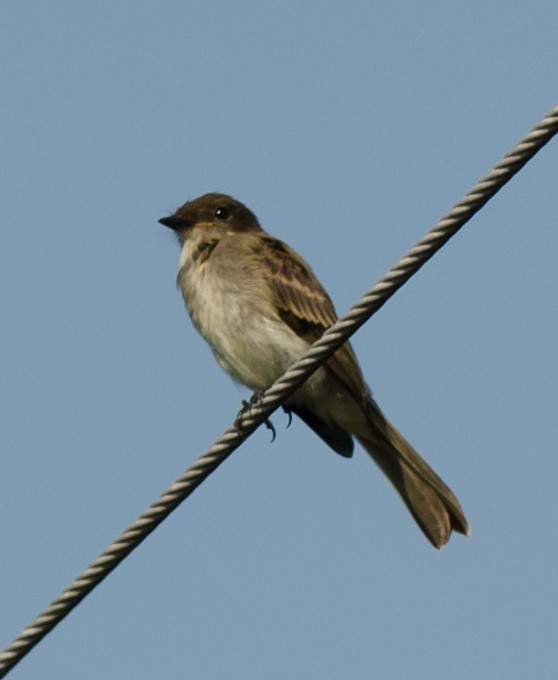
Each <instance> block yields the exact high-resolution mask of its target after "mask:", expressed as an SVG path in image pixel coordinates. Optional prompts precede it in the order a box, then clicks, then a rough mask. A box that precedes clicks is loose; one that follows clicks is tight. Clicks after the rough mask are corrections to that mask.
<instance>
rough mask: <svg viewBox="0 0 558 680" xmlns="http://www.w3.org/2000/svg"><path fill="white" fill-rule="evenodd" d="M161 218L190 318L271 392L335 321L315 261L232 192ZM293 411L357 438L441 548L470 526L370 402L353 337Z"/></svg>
mask: <svg viewBox="0 0 558 680" xmlns="http://www.w3.org/2000/svg"><path fill="white" fill-rule="evenodd" d="M159 222H160V223H161V224H163V225H165V226H166V227H170V228H171V229H173V230H174V231H175V232H176V234H177V236H178V240H179V242H180V245H181V253H180V269H179V272H178V278H177V283H178V286H179V287H180V289H181V291H182V295H183V297H184V302H185V303H186V308H187V309H188V312H189V314H190V316H191V318H192V321H193V323H194V325H195V327H196V328H197V329H198V331H199V332H200V333H201V335H202V336H203V337H204V338H205V339H206V340H207V342H208V343H209V345H210V347H211V349H212V350H213V353H214V354H215V356H216V358H217V361H218V362H219V364H220V365H221V366H222V368H224V369H225V371H227V373H229V374H230V375H231V376H232V377H233V379H234V380H236V381H237V382H239V383H242V384H244V385H246V386H247V387H249V388H250V389H252V390H255V391H258V392H260V391H263V390H265V389H267V388H268V387H269V386H270V385H271V384H272V383H273V382H274V381H275V380H276V379H277V378H279V377H280V376H281V375H282V374H283V373H284V372H285V371H286V369H287V368H289V366H291V364H293V363H294V362H295V361H296V360H297V359H299V358H300V357H301V356H302V355H303V354H304V353H305V352H306V351H307V350H308V348H309V347H310V345H311V344H312V343H313V342H314V341H316V340H317V339H318V338H319V337H320V336H321V335H322V334H323V333H324V331H325V330H326V329H327V328H329V327H330V326H331V325H332V324H333V323H334V322H335V320H336V318H337V316H336V313H335V309H334V307H333V303H332V302H331V300H330V298H329V296H328V294H327V293H326V292H325V290H324V288H323V287H322V286H321V284H320V283H319V281H318V279H317V278H316V276H315V274H314V273H313V271H312V269H311V268H310V267H309V265H308V264H307V263H306V262H305V261H304V260H303V259H302V258H301V257H300V255H298V254H297V253H296V252H295V251H294V250H293V249H292V248H290V247H289V246H288V245H286V244H285V243H283V242H282V241H279V240H278V239H276V238H274V237H273V236H271V235H270V234H268V233H266V232H265V231H263V230H262V228H261V227H260V224H259V222H258V220H257V218H256V216H255V215H254V214H253V213H252V212H251V211H250V210H249V209H248V208H247V207H246V206H245V205H243V204H242V203H240V202H239V201H237V200H235V199H234V198H232V197H230V196H226V195H224V194H217V193H210V194H205V195H204V196H200V197H199V198H196V199H194V200H192V201H189V202H188V203H185V204H184V205H183V206H182V207H181V208H179V209H178V210H177V211H176V213H175V214H174V215H172V216H170V217H163V218H162V219H160V220H159ZM286 409H287V410H288V411H290V412H292V413H294V414H296V415H297V416H298V417H299V418H301V419H302V420H303V421H304V422H305V423H306V424H307V425H308V426H309V427H310V428H311V429H312V430H314V432H315V433H316V434H317V435H318V436H319V437H321V438H322V439H323V440H324V441H325V442H326V444H328V445H329V446H330V447H331V448H332V449H333V450H334V451H335V452H337V453H338V454H340V455H341V456H344V457H346V458H349V457H350V456H351V455H352V453H353V437H356V439H357V440H358V441H359V442H360V443H361V444H362V446H363V447H364V448H365V449H366V451H367V452H368V453H369V454H370V456H371V457H372V459H373V460H374V461H375V462H376V463H377V464H378V465H379V467H380V468H381V470H382V471H383V472H384V474H385V475H386V476H387V477H388V479H389V480H390V482H391V483H392V484H393V486H394V487H395V489H396V490H397V492H398V493H399V495H400V496H401V498H402V499H403V501H404V502H405V504H406V505H407V507H408V509H409V510H410V512H411V514H412V515H413V517H414V518H415V520H416V522H417V524H418V525H419V527H420V528H421V529H422V531H423V532H424V534H425V535H426V537H427V538H428V540H429V541H430V542H431V543H432V544H433V545H434V546H435V547H436V548H440V547H441V546H443V545H444V544H445V543H447V541H448V540H449V537H450V534H451V532H452V531H457V532H459V533H462V534H467V533H468V526H467V520H466V519H465V515H464V513H463V510H462V509H461V506H460V504H459V501H458V500H457V498H456V497H455V496H454V494H453V493H452V492H451V490H450V489H449V488H448V487H447V486H446V485H445V484H444V482H442V480H441V479H440V478H439V477H438V475H437V474H436V473H435V472H434V471H433V470H432V469H431V468H430V467H429V465H428V464H427V463H426V462H425V461H424V460H423V459H422V458H421V457H420V456H419V454H418V453H417V452H416V451H415V450H414V448H413V447H412V446H411V445H410V444H409V443H408V442H407V441H406V440H405V439H404V437H403V436H402V435H401V434H400V433H399V432H398V431H397V430H396V429H395V428H394V427H393V425H391V423H390V422H389V421H388V420H387V419H386V418H385V416H384V415H383V414H382V412H381V411H380V409H379V408H378V406H377V404H376V402H375V401H374V400H373V399H372V396H371V393H370V390H369V388H368V387H367V385H366V383H365V382H364V378H363V376H362V372H361V370H360V367H359V365H358V362H357V359H356V356H355V354H354V352H353V349H352V347H351V345H350V344H349V343H348V342H347V343H346V344H345V345H343V347H341V349H339V350H338V351H337V352H336V353H335V354H334V355H333V356H332V357H331V358H330V359H329V360H328V361H327V362H326V363H325V365H324V366H322V367H321V368H320V369H318V371H317V372H316V373H314V374H313V375H312V376H311V377H310V378H309V379H308V380H307V382H306V383H304V384H303V385H302V386H301V387H300V388H299V389H298V390H297V391H296V392H295V393H294V394H293V395H292V396H291V397H290V398H289V399H288V400H287V403H286Z"/></svg>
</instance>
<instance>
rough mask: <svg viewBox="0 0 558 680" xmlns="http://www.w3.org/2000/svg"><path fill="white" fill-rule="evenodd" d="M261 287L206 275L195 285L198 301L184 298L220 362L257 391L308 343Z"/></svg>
mask: <svg viewBox="0 0 558 680" xmlns="http://www.w3.org/2000/svg"><path fill="white" fill-rule="evenodd" d="M261 292H262V291H261V290H258V291H255V290H251V289H249V288H248V289H247V290H239V289H236V290H234V291H228V290H227V289H226V288H223V287H222V286H221V285H220V284H218V285H217V287H216V286H215V285H213V284H212V282H211V281H208V280H207V279H206V280H205V282H202V285H198V286H197V287H196V291H195V295H196V298H197V299H196V304H195V305H192V304H189V301H188V300H187V301H186V304H187V306H188V308H189V311H190V315H191V317H192V320H193V322H194V324H195V326H196V328H197V329H198V331H199V332H200V333H201V335H202V336H203V337H204V338H205V339H206V340H207V342H208V343H209V345H210V346H211V348H212V350H213V353H214V354H215V356H216V358H217V360H218V362H219V364H220V365H221V367H222V368H223V369H224V370H225V371H227V373H229V374H230V375H231V376H232V377H233V378H234V380H236V381H237V382H240V383H242V384H244V385H246V386H247V387H249V388H251V389H253V390H259V391H261V390H264V389H266V388H267V387H269V386H270V385H271V384H272V383H273V382H274V381H275V380H277V378H279V377H280V376H281V375H282V374H283V373H284V372H285V370H286V369H287V368H288V367H289V366H290V365H291V364H292V363H294V362H295V361H296V360H297V359H299V358H300V357H301V356H302V355H303V354H304V352H305V351H306V350H307V349H308V344H307V343H306V342H305V341H304V340H302V339H301V338H299V337H298V336H297V335H296V334H295V333H294V332H293V331H291V329H290V328H289V327H288V326H287V325H286V324H285V323H284V322H283V321H282V320H281V319H280V318H279V317H278V315H276V314H275V311H274V309H273V307H272V305H271V302H269V303H268V302H267V301H266V300H265V298H262V297H261ZM193 309H195V312H194V311H193Z"/></svg>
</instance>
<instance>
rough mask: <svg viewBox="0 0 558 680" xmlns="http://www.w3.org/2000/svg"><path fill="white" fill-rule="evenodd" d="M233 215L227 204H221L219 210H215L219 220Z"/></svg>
mask: <svg viewBox="0 0 558 680" xmlns="http://www.w3.org/2000/svg"><path fill="white" fill-rule="evenodd" d="M230 215H231V211H230V210H229V209H228V208H226V207H225V206H223V205H222V206H219V208H217V210H215V217H216V218H217V219H218V220H228V219H229V217H230Z"/></svg>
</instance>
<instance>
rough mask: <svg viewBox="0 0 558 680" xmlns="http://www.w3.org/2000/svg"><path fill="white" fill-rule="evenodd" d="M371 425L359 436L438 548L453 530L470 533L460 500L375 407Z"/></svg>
mask: <svg viewBox="0 0 558 680" xmlns="http://www.w3.org/2000/svg"><path fill="white" fill-rule="evenodd" d="M367 417H368V421H369V425H370V427H369V428H368V430H367V432H366V433H365V434H363V433H360V432H359V433H356V437H357V439H358V440H359V442H360V443H361V444H362V446H363V447H364V448H365V449H366V450H367V452H368V453H369V454H370V456H371V457H372V458H373V459H374V461H375V462H376V463H377V464H378V465H379V467H380V468H381V469H382V471H383V472H384V474H385V475H386V476H387V477H388V479H389V480H390V481H391V483H392V484H393V486H394V487H395V489H396V491H397V492H398V493H399V495H400V496H401V498H402V499H403V501H404V502H405V504H406V505H407V508H408V509H409V511H410V512H411V514H412V515H413V517H414V518H415V520H416V522H417V524H418V525H419V527H420V528H421V529H422V531H423V532H424V534H425V536H426V537H427V538H428V540H429V541H430V542H431V543H432V545H434V547H436V548H441V547H442V546H443V545H445V544H446V543H447V542H448V540H449V537H450V535H451V532H452V531H456V532H458V533H460V534H465V535H468V533H469V526H468V524H467V520H466V519H465V514H464V513H463V510H462V508H461V505H460V504H459V501H458V500H457V498H456V497H455V495H454V494H453V492H452V491H451V489H449V488H448V487H447V486H446V485H445V484H444V482H443V481H442V480H441V479H440V478H439V477H438V475H437V474H436V473H435V472H434V470H432V468H431V467H430V466H429V465H428V464H427V463H426V461H424V460H423V459H422V458H421V457H420V455H419V454H418V453H417V452H416V451H415V449H414V448H413V447H412V446H411V445H410V444H409V442H408V441H407V440H406V439H405V438H404V437H403V436H402V435H401V434H400V433H399V432H398V431H397V430H396V429H395V428H394V427H393V425H391V423H390V422H389V421H388V420H387V419H386V418H385V417H384V416H383V415H382V413H381V412H380V411H379V410H377V409H376V408H374V407H371V409H370V411H369V413H368V414H367Z"/></svg>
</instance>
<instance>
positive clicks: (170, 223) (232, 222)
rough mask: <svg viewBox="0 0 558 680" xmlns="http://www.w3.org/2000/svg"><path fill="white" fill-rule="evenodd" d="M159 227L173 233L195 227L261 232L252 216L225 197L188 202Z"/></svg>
mask: <svg viewBox="0 0 558 680" xmlns="http://www.w3.org/2000/svg"><path fill="white" fill-rule="evenodd" d="M159 223H160V224H163V225H164V226H165V227H169V228H170V229H173V230H174V231H176V232H183V231H186V230H188V229H191V228H192V227H194V226H195V225H196V224H204V225H207V226H209V225H211V226H216V227H218V226H223V227H226V229H227V230H228V231H261V227H260V224H259V222H258V219H257V217H256V216H255V215H254V213H253V212H252V211H251V210H249V209H248V208H247V207H246V206H245V205H244V204H243V203H241V202H240V201H237V200H236V199H234V198H232V196H227V195H226V194H217V193H211V194H204V195H203V196H199V197H198V198H195V199H193V200H192V201H188V202H187V203H185V204H184V205H183V206H182V207H181V208H178V210H177V211H176V212H175V213H174V215H170V216H169V217H162V218H161V219H160V220H159Z"/></svg>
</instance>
